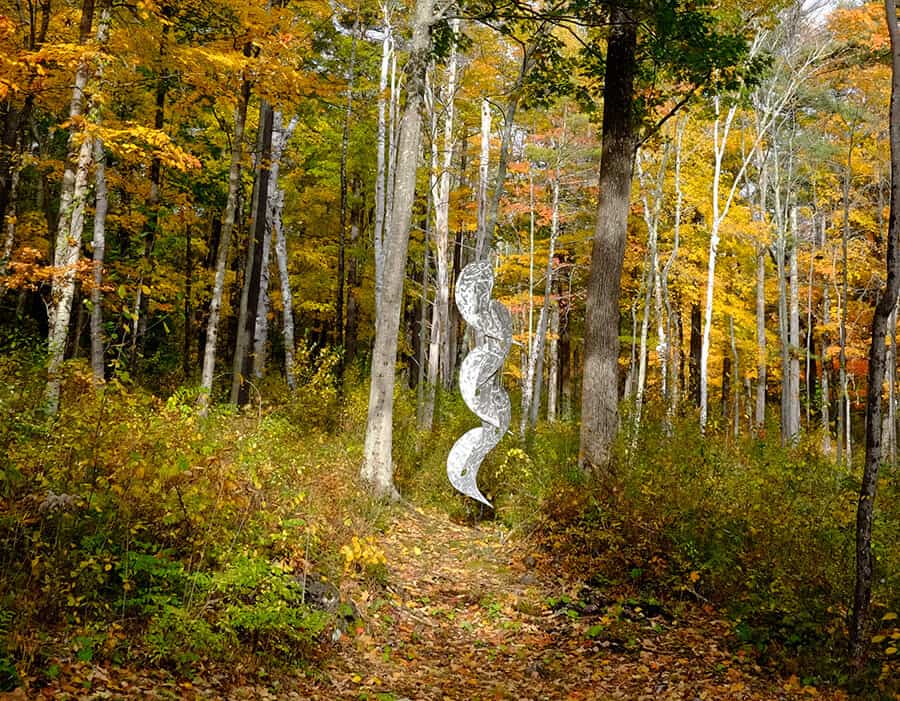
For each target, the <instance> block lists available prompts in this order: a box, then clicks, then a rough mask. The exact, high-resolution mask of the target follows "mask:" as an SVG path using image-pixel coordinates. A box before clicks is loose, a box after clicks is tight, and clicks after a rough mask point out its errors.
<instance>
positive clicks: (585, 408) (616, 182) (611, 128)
mask: <svg viewBox="0 0 900 701" xmlns="http://www.w3.org/2000/svg"><path fill="white" fill-rule="evenodd" d="M610 20H611V27H610V35H609V42H608V45H607V46H608V48H607V57H606V75H605V82H604V90H603V100H604V102H603V123H602V135H603V137H602V138H603V150H602V153H601V156H600V198H599V203H598V206H597V225H596V228H595V229H594V240H593V247H592V251H591V268H590V274H589V277H588V283H587V296H586V314H585V331H584V373H583V384H582V393H581V436H580V446H579V452H578V462H579V464H580V465H581V466H582V468H583V469H585V470H587V471H589V472H592V473H594V474H599V473H602V472H606V471H608V470H609V469H610V463H611V460H612V448H613V443H614V441H615V438H616V433H617V432H618V428H619V408H618V394H619V393H618V385H619V289H620V283H621V277H622V263H623V261H624V255H625V241H626V237H627V233H628V211H629V206H630V203H631V175H632V171H633V169H634V152H635V148H636V147H637V138H636V129H635V124H634V118H633V114H632V103H633V101H634V79H635V69H636V50H637V27H636V26H635V24H634V23H633V22H632V21H630V20H629V17H628V16H627V14H626V12H625V11H624V10H623V9H621V8H619V7H618V6H616V7H615V8H613V10H612V12H611V17H610Z"/></svg>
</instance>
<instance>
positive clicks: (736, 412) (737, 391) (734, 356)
mask: <svg viewBox="0 0 900 701" xmlns="http://www.w3.org/2000/svg"><path fill="white" fill-rule="evenodd" d="M728 332H729V335H730V336H731V363H732V367H733V368H734V370H733V373H734V400H733V401H734V406H733V407H732V425H733V426H734V440H737V439H738V437H739V436H740V434H741V371H740V366H739V365H738V362H739V358H738V351H737V341H736V340H735V338H734V317H733V316H729V317H728Z"/></svg>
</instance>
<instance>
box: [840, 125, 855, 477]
mask: <svg viewBox="0 0 900 701" xmlns="http://www.w3.org/2000/svg"><path fill="white" fill-rule="evenodd" d="M855 127H856V123H855V121H854V122H853V123H852V124H851V128H850V143H849V145H848V147H847V166H846V168H845V170H844V182H843V187H842V190H843V192H842V199H843V210H844V216H843V225H842V227H841V292H840V297H839V300H840V308H841V316H840V323H839V326H838V333H839V334H840V356H839V361H840V382H841V418H840V422H839V427H840V429H842V431H841V433H842V435H841V438H840V441H839V442H838V461H840V460H841V457H843V461H844V464H845V465H850V461H851V457H852V453H851V445H850V428H851V427H850V389H849V382H848V377H847V302H848V299H849V297H848V294H849V283H848V256H847V242H848V240H849V238H850V181H851V179H852V177H853V148H854V145H855V136H856V128H855ZM841 445H843V448H844V450H843V455H842V453H841Z"/></svg>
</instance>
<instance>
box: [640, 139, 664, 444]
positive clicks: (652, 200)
mask: <svg viewBox="0 0 900 701" xmlns="http://www.w3.org/2000/svg"><path fill="white" fill-rule="evenodd" d="M669 150H670V146H669V145H668V144H667V145H666V147H665V148H664V150H663V152H662V155H661V158H660V162H659V164H658V170H657V173H656V177H655V178H654V179H653V182H652V183H648V175H647V173H646V172H645V170H644V154H643V152H641V151H639V152H638V154H637V157H636V158H635V164H636V165H637V170H638V181H639V182H640V187H641V206H642V211H643V215H644V223H645V224H646V225H647V271H646V289H645V293H644V316H643V319H642V320H641V344H640V351H639V355H638V359H639V360H638V379H637V391H636V392H635V407H634V434H633V439H634V440H635V441H636V440H637V435H638V431H639V429H640V426H641V414H642V411H643V405H644V388H645V386H646V382H647V336H648V334H649V330H650V301H651V299H654V298H655V300H656V326H657V334H658V348H659V358H660V370H661V373H662V389H663V395H664V396H665V393H666V370H667V368H666V363H665V360H664V357H665V355H666V352H667V351H666V334H665V329H664V328H663V320H662V292H661V290H660V284H659V277H660V273H659V254H658V245H657V243H658V241H659V221H660V216H661V213H662V204H663V198H664V196H665V192H664V187H665V178H666V165H667V163H668V158H669Z"/></svg>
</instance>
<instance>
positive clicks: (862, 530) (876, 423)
mask: <svg viewBox="0 0 900 701" xmlns="http://www.w3.org/2000/svg"><path fill="white" fill-rule="evenodd" d="M885 11H886V15H887V24H888V32H889V34H890V38H891V68H892V77H891V102H890V105H891V107H890V144H891V209H890V220H889V223H888V235H887V265H886V267H887V283H886V284H885V287H884V292H883V294H882V295H881V297H880V299H879V300H878V304H877V305H876V306H875V316H874V317H873V319H872V346H871V349H870V350H869V382H868V387H869V392H868V396H867V398H866V460H865V465H864V467H863V476H862V483H861V485H860V490H859V503H858V506H857V511H856V586H855V588H854V593H853V616H852V619H851V622H850V650H851V654H852V656H853V659H854V660H855V661H856V662H857V663H858V664H861V663H862V660H863V658H864V657H865V653H866V648H867V647H868V643H869V628H870V626H871V600H872V580H873V578H874V576H875V572H874V569H875V558H874V556H873V554H872V523H873V521H874V518H875V493H876V488H877V486H878V470H879V467H880V466H881V392H882V386H883V383H884V362H885V343H884V342H885V336H886V333H887V322H888V319H889V318H890V316H891V314H892V313H893V310H894V308H895V307H896V306H897V294H898V291H900V250H898V246H900V29H898V26H897V7H896V3H895V0H885Z"/></svg>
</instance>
